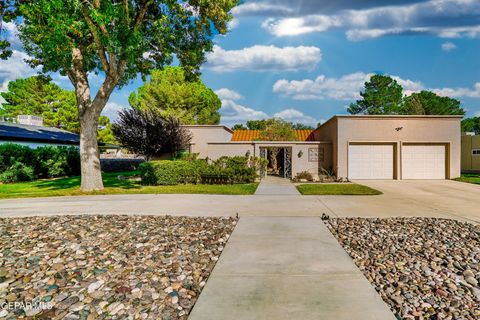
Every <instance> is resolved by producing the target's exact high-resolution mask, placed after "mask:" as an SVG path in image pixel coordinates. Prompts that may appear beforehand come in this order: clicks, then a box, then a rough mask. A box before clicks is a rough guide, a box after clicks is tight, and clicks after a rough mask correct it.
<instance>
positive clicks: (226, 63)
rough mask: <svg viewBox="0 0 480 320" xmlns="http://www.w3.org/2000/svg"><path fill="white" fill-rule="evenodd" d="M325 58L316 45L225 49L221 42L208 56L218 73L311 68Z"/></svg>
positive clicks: (209, 64) (212, 67) (211, 65)
mask: <svg viewBox="0 0 480 320" xmlns="http://www.w3.org/2000/svg"><path fill="white" fill-rule="evenodd" d="M321 59H322V54H321V51H320V49H319V48H317V47H305V46H300V47H283V48H279V47H275V46H273V45H270V46H262V45H255V46H253V47H249V48H244V49H241V50H224V49H223V48H221V47H219V46H218V45H216V46H214V49H213V52H211V53H209V54H208V55H207V63H206V65H205V67H206V68H209V69H212V70H214V71H217V72H229V71H236V70H249V71H297V70H312V69H313V68H315V66H316V65H317V63H318V62H320V60H321Z"/></svg>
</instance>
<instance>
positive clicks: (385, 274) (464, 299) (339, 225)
mask: <svg viewBox="0 0 480 320" xmlns="http://www.w3.org/2000/svg"><path fill="white" fill-rule="evenodd" d="M326 224H327V226H328V228H329V229H330V231H331V232H332V233H333V235H334V236H335V237H336V238H337V239H338V241H339V243H340V244H341V245H342V246H343V248H344V249H345V250H346V252H347V253H348V254H349V255H350V256H351V257H352V259H353V260H354V261H355V263H356V265H357V266H358V268H359V269H360V270H361V271H362V272H363V274H364V275H365V276H366V277H367V279H368V280H369V281H370V282H371V283H372V285H373V286H374V287H375V289H376V290H377V292H378V293H379V294H380V295H381V297H382V299H383V300H384V301H385V302H386V303H387V304H388V305H389V306H390V308H391V310H392V311H393V312H394V313H395V315H396V317H397V318H398V319H431V320H435V319H480V287H479V282H480V226H479V225H478V224H472V223H467V222H459V221H455V220H446V219H434V218H390V219H365V218H339V219H330V220H328V221H326Z"/></svg>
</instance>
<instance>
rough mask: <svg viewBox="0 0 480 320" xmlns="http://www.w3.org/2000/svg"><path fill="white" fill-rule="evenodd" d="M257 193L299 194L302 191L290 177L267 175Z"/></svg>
mask: <svg viewBox="0 0 480 320" xmlns="http://www.w3.org/2000/svg"><path fill="white" fill-rule="evenodd" d="M255 195H263V196H264V195H281V196H299V195H300V192H298V190H297V188H295V186H294V185H293V183H291V182H290V180H289V179H285V178H280V177H274V176H267V177H266V178H264V179H262V181H261V182H260V185H259V186H258V188H257V191H255Z"/></svg>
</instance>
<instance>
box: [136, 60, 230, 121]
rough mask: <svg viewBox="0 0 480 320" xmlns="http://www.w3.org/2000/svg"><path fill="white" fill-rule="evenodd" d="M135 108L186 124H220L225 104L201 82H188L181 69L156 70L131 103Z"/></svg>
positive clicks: (198, 80)
mask: <svg viewBox="0 0 480 320" xmlns="http://www.w3.org/2000/svg"><path fill="white" fill-rule="evenodd" d="M128 101H129V103H130V105H131V106H132V108H135V109H140V110H151V111H153V112H155V113H157V114H159V115H161V116H164V117H165V116H175V117H176V118H178V119H179V120H180V122H181V123H182V124H218V123H219V122H220V113H219V112H218V110H219V109H220V107H221V105H222V103H221V101H220V99H219V98H218V97H217V95H216V94H215V92H213V90H211V89H209V88H207V87H206V86H205V84H204V83H203V82H202V81H201V80H200V79H196V80H188V79H187V78H186V77H185V72H184V71H183V69H182V68H180V67H166V68H165V69H163V70H154V71H153V72H152V74H151V77H150V81H149V82H145V83H144V84H143V86H141V87H140V88H138V92H137V93H132V94H131V95H130V97H129V99H128Z"/></svg>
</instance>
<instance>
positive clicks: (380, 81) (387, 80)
mask: <svg viewBox="0 0 480 320" xmlns="http://www.w3.org/2000/svg"><path fill="white" fill-rule="evenodd" d="M402 91H403V89H402V86H401V85H399V84H398V82H397V81H396V80H395V79H392V78H391V77H389V76H384V75H379V74H376V75H373V76H372V77H371V78H370V80H369V81H367V82H365V90H364V91H362V92H360V96H362V99H361V100H357V101H356V102H355V103H351V104H350V106H349V107H348V112H350V113H351V114H397V113H398V112H399V110H400V106H401V104H402V97H403V92H402Z"/></svg>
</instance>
